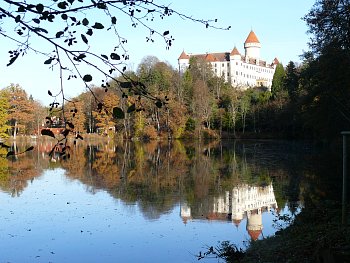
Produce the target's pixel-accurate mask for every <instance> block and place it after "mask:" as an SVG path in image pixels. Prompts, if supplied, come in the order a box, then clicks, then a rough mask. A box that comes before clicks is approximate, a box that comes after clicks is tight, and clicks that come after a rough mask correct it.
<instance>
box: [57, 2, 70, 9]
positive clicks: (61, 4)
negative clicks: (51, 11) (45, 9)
mask: <svg viewBox="0 0 350 263" xmlns="http://www.w3.org/2000/svg"><path fill="white" fill-rule="evenodd" d="M67 5H68V3H67V2H66V1H62V2H59V3H58V4H57V6H58V8H61V9H66V7H67Z"/></svg>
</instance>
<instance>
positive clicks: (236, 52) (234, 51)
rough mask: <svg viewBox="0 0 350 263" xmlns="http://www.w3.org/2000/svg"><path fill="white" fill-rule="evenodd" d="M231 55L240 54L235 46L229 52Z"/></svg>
mask: <svg viewBox="0 0 350 263" xmlns="http://www.w3.org/2000/svg"><path fill="white" fill-rule="evenodd" d="M230 55H231V56H234V55H239V56H240V55H241V54H240V53H239V51H238V49H237V48H236V46H235V47H234V48H233V49H232V51H231V53H230Z"/></svg>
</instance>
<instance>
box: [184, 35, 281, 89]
mask: <svg viewBox="0 0 350 263" xmlns="http://www.w3.org/2000/svg"><path fill="white" fill-rule="evenodd" d="M260 48H261V44H260V42H259V40H258V38H257V36H256V35H255V33H254V31H253V30H251V31H250V33H249V35H248V37H247V39H246V41H245V42H244V50H245V54H244V56H242V55H241V54H240V53H239V51H238V49H237V48H236V46H235V47H234V48H233V49H232V51H231V52H221V53H207V54H186V53H185V51H183V52H182V53H181V55H180V57H179V59H178V63H179V71H180V73H181V72H182V73H183V72H185V71H186V69H187V68H188V67H189V65H190V59H191V57H196V58H198V59H202V60H204V61H206V62H208V63H210V64H211V67H212V69H213V72H214V73H215V75H216V76H218V77H223V78H224V79H225V81H226V82H229V83H231V85H232V86H233V87H237V88H240V89H247V88H249V87H257V86H258V87H259V86H264V87H266V88H268V89H269V90H270V89H271V85H272V78H273V74H274V72H275V68H276V65H277V64H278V63H279V62H278V59H277V58H275V59H274V60H273V62H272V63H271V64H269V63H267V62H266V61H264V60H261V59H260Z"/></svg>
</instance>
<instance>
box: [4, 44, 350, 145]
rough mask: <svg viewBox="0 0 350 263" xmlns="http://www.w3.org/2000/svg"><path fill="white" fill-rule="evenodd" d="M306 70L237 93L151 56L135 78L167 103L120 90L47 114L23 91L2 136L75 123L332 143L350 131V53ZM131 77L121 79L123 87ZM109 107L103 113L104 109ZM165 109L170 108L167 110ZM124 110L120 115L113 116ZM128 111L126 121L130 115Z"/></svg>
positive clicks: (143, 132)
mask: <svg viewBox="0 0 350 263" xmlns="http://www.w3.org/2000/svg"><path fill="white" fill-rule="evenodd" d="M325 52H326V53H325V54H322V55H320V56H319V57H317V58H315V57H314V56H313V54H312V53H308V54H304V56H305V57H304V60H303V62H302V63H300V64H297V63H294V62H293V61H290V62H289V63H288V64H287V65H286V66H283V65H282V64H278V65H277V67H276V70H275V74H274V77H273V83H272V88H271V91H270V90H268V89H267V88H266V87H252V88H249V89H242V88H241V87H233V86H231V85H230V83H227V82H225V81H224V80H223V79H222V78H218V77H217V76H215V75H214V74H213V71H212V69H211V65H210V63H208V62H206V61H204V60H203V61H201V60H200V59H195V58H194V59H192V60H191V61H190V67H189V69H188V70H187V71H186V72H185V73H184V74H181V75H180V74H179V71H178V70H177V69H175V68H173V67H172V66H171V65H170V64H168V63H165V62H162V61H160V60H159V59H158V58H156V57H154V56H146V57H144V59H143V60H142V61H141V63H140V64H139V66H138V68H137V70H136V72H126V73H125V74H127V76H128V78H130V79H132V80H134V81H138V82H142V83H144V85H145V86H146V87H147V89H148V91H149V92H150V93H152V94H154V95H155V96H157V97H163V98H165V102H164V105H158V104H157V103H154V102H153V101H151V100H143V101H142V103H141V102H139V101H138V100H137V98H135V96H129V94H128V89H125V91H124V90H122V91H120V90H119V89H117V88H116V85H117V83H115V82H114V81H111V82H109V83H108V84H107V85H106V86H104V87H98V86H91V87H90V88H91V90H92V92H90V91H87V92H85V93H82V94H80V95H79V96H77V97H75V98H71V99H69V100H68V101H67V102H66V103H65V104H64V106H63V107H62V106H60V105H58V103H57V104H55V103H52V104H50V105H49V107H45V106H43V105H41V104H40V103H39V102H37V101H35V100H34V99H33V98H32V96H30V95H28V94H27V93H26V92H25V90H24V89H23V88H21V86H20V85H19V84H11V85H10V86H8V87H6V88H4V89H2V90H1V91H0V92H1V100H0V112H1V114H0V124H1V125H0V127H1V128H0V137H2V138H6V137H8V136H10V135H12V136H14V137H15V136H16V135H37V134H40V129H42V128H43V127H63V126H64V120H65V121H69V122H71V123H73V124H74V127H75V130H76V132H78V133H79V134H86V133H98V134H100V135H102V136H109V137H115V138H123V139H138V140H152V139H158V138H162V139H178V138H194V137H195V138H198V139H209V138H301V139H305V138H307V139H318V140H325V141H331V140H332V139H336V138H337V137H339V136H340V135H339V134H340V132H341V131H343V130H348V129H349V128H350V127H349V126H350V125H349V117H348V116H349V109H350V105H349V89H348V88H345V87H349V83H350V80H349V75H348V74H347V72H349V69H350V65H349V52H347V51H346V50H339V49H335V48H334V47H332V48H329V49H327V50H326V51H325ZM123 78H125V76H120V77H119V79H120V80H121V81H122V80H123ZM102 105H103V107H102ZM162 106H163V107H162ZM115 108H118V109H122V110H123V112H121V114H122V116H121V117H120V116H116V115H115V112H113V109H115ZM124 112H125V114H124Z"/></svg>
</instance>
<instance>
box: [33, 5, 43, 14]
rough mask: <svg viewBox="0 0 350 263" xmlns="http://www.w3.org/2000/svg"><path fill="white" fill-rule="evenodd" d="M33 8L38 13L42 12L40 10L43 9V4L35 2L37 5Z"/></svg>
mask: <svg viewBox="0 0 350 263" xmlns="http://www.w3.org/2000/svg"><path fill="white" fill-rule="evenodd" d="M35 8H36V11H38V12H39V13H42V12H43V11H44V6H43V4H37V5H36V6H35Z"/></svg>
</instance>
